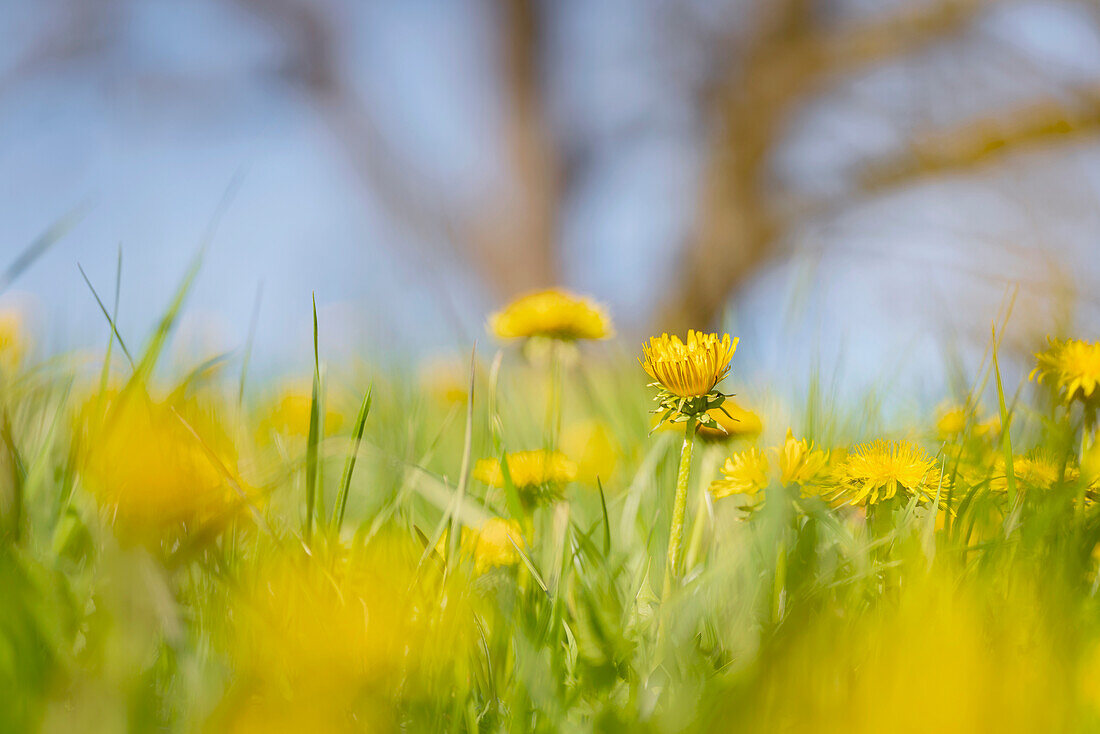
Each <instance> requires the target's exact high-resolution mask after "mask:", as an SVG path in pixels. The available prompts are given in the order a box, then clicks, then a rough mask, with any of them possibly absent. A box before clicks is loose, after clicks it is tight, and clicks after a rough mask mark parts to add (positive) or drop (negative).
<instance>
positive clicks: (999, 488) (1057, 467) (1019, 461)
mask: <svg viewBox="0 0 1100 734" xmlns="http://www.w3.org/2000/svg"><path fill="white" fill-rule="evenodd" d="M1006 474H1007V473H1006V472H1005V461H1004V459H1003V458H1000V457H998V460H997V466H996V470H995V471H994V473H993V476H992V477H990V480H989V489H990V491H993V492H1007V491H1008V477H1007V476H1006ZM1012 474H1013V476H1015V477H1016V484H1017V486H1023V487H1034V488H1035V489H1050V488H1051V487H1053V486H1054V485H1055V484H1057V483H1058V482H1059V481H1061V480H1062V461H1061V460H1060V459H1057V458H1055V457H1054V456H1052V455H1050V454H1048V453H1047V452H1045V451H1033V452H1031V453H1029V454H1027V455H1026V456H1016V457H1013V459H1012ZM1079 476H1081V472H1080V471H1079V470H1078V469H1077V467H1075V466H1072V465H1067V466H1066V467H1065V481H1073V480H1075V479H1077V477H1079Z"/></svg>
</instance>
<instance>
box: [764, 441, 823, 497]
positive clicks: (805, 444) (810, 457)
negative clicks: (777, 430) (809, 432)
mask: <svg viewBox="0 0 1100 734" xmlns="http://www.w3.org/2000/svg"><path fill="white" fill-rule="evenodd" d="M775 451H776V453H777V454H779V481H781V482H782V483H783V484H784V485H791V484H797V485H799V486H800V487H804V486H806V485H809V484H812V483H813V482H815V481H816V480H818V479H819V478H821V477H822V476H823V475H824V474H825V473H826V469H828V466H829V453H828V452H827V451H823V450H821V449H815V448H814V445H813V443H811V442H810V441H807V440H806V439H804V438H802V439H796V438H795V437H794V434H793V433H791V429H789V428H788V429H787V438H786V440H785V441H784V442H783V445H782V446H780V447H777V448H776V449H775Z"/></svg>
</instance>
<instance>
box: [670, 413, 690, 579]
mask: <svg viewBox="0 0 1100 734" xmlns="http://www.w3.org/2000/svg"><path fill="white" fill-rule="evenodd" d="M695 422H696V419H695V416H691V417H689V418H688V420H687V424H686V425H685V428H684V445H683V447H682V448H681V449H680V469H679V471H678V472H677V473H676V499H675V500H674V501H673V504H672V525H671V527H670V528H669V533H668V562H667V564H666V565H665V590H664V594H665V596H666V597H667V595H668V593H669V590H670V587H671V585H672V581H673V579H674V578H677V577H678V576H679V575H680V568H679V566H680V549H681V547H682V546H683V542H684V514H685V512H686V510H687V495H688V475H689V474H690V473H691V450H692V445H693V444H694V443H695Z"/></svg>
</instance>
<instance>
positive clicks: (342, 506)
mask: <svg viewBox="0 0 1100 734" xmlns="http://www.w3.org/2000/svg"><path fill="white" fill-rule="evenodd" d="M373 397H374V384H373V383H371V385H370V386H368V387H367V394H366V395H364V396H363V404H362V405H360V406H359V415H358V416H357V417H356V418H355V428H354V430H353V431H352V435H353V436H354V439H353V441H354V443H353V444H352V449H351V452H350V453H349V454H348V458H347V461H346V462H344V473H343V475H342V476H341V477H340V491H339V493H338V494H337V495H336V507H335V513H334V519H333V525H334V526H335V528H336V531H337V532H339V531H340V526H341V525H343V524H344V511H345V510H346V509H347V506H348V494H349V493H350V492H351V475H352V472H354V471H355V459H356V457H357V456H358V455H359V445H360V444H361V443H362V442H363V429H364V428H365V427H366V425H367V416H368V415H370V406H371V400H372V399H373Z"/></svg>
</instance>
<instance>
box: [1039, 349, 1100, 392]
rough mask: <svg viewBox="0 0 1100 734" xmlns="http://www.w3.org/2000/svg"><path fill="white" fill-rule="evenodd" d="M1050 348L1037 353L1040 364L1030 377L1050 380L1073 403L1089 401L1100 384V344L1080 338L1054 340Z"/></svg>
mask: <svg viewBox="0 0 1100 734" xmlns="http://www.w3.org/2000/svg"><path fill="white" fill-rule="evenodd" d="M1049 342H1050V346H1049V347H1048V348H1047V349H1046V351H1043V352H1039V353H1037V354H1036V355H1035V359H1036V361H1037V364H1036V366H1035V369H1034V370H1032V371H1031V376H1030V378H1029V379H1036V378H1037V379H1038V380H1039V381H1047V380H1049V381H1050V382H1051V383H1052V384H1053V385H1054V387H1055V388H1056V389H1057V390H1058V392H1059V393H1061V395H1062V399H1063V400H1064V401H1065V402H1066V403H1069V402H1070V401H1072V400H1073V399H1075V398H1078V399H1080V400H1089V399H1091V398H1093V397H1094V393H1095V391H1096V386H1097V384H1100V343H1097V342H1086V341H1082V340H1080V339H1067V340H1065V341H1060V340H1057V339H1050V340H1049Z"/></svg>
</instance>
